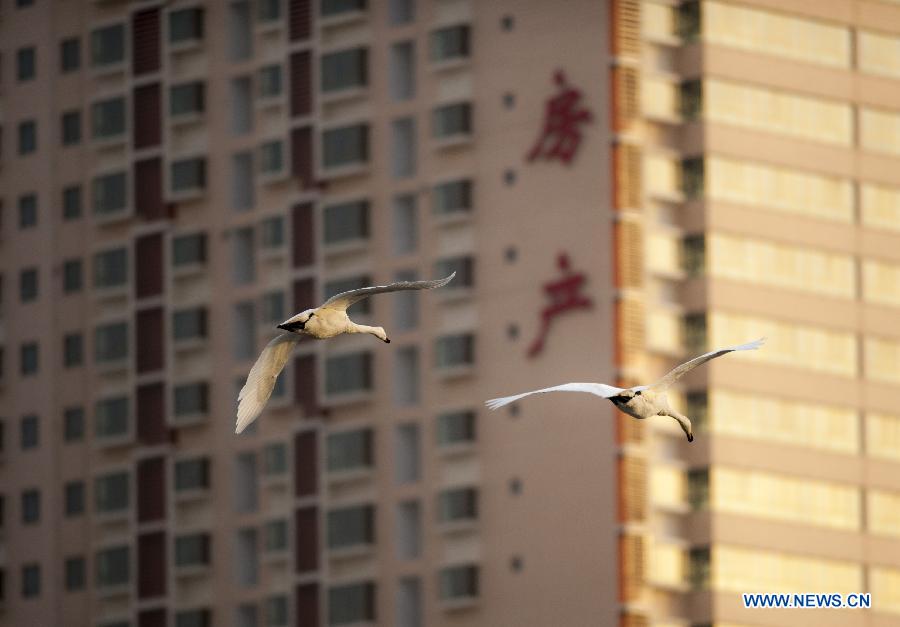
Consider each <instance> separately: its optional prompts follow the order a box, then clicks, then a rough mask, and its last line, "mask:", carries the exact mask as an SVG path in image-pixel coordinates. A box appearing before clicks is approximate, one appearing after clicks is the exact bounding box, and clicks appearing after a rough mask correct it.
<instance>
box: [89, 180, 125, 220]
mask: <svg viewBox="0 0 900 627" xmlns="http://www.w3.org/2000/svg"><path fill="white" fill-rule="evenodd" d="M127 182H128V179H127V175H126V173H125V172H115V173H112V174H104V175H102V176H98V177H95V178H94V181H93V183H92V190H93V194H94V214H95V215H98V216H108V215H112V214H116V213H122V212H124V211H125V209H126V208H127V206H128V188H127Z"/></svg>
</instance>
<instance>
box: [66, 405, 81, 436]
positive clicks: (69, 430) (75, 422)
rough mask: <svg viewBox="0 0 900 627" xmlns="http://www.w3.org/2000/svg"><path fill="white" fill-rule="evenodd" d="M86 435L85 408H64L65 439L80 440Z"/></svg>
mask: <svg viewBox="0 0 900 627" xmlns="http://www.w3.org/2000/svg"><path fill="white" fill-rule="evenodd" d="M83 437H84V409H83V408H82V407H67V408H66V409H65V410H63V440H64V441H66V442H78V441H80V440H81V439H82V438H83Z"/></svg>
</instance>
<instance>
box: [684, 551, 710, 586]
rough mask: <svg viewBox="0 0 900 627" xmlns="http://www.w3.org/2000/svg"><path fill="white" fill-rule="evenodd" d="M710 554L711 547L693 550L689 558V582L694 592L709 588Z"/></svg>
mask: <svg viewBox="0 0 900 627" xmlns="http://www.w3.org/2000/svg"><path fill="white" fill-rule="evenodd" d="M709 578H710V552H709V547H708V546H707V547H697V548H692V549H691V550H690V553H689V558H688V580H689V582H690V585H691V588H693V589H694V590H705V589H706V588H708V587H709Z"/></svg>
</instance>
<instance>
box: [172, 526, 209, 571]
mask: <svg viewBox="0 0 900 627" xmlns="http://www.w3.org/2000/svg"><path fill="white" fill-rule="evenodd" d="M207 565H209V534H207V533H192V534H190V535H185V536H180V537H177V538H175V566H207Z"/></svg>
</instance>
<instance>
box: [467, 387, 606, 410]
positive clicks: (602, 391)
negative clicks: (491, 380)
mask: <svg viewBox="0 0 900 627" xmlns="http://www.w3.org/2000/svg"><path fill="white" fill-rule="evenodd" d="M622 391H623V389H622V388H617V387H614V386H612V385H604V384H603V383H563V384H562V385H556V386H553V387H552V388H544V389H543V390H533V391H531V392H525V393H524V394H516V395H515V396H504V397H503V398H492V399H491V400H489V401H485V402H484V404H485V405H487V406H488V407H490V408H491V409H497V408H498V407H503V406H504V405H509V404H510V403H513V402H515V401H517V400H519V399H520V398H525V397H526V396H531V395H532V394H543V393H544V392H587V393H588V394H594V395H595V396H599V397H600V398H609V397H610V396H615V395H616V394H618V393H619V392H622Z"/></svg>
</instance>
